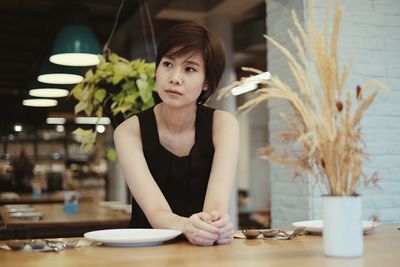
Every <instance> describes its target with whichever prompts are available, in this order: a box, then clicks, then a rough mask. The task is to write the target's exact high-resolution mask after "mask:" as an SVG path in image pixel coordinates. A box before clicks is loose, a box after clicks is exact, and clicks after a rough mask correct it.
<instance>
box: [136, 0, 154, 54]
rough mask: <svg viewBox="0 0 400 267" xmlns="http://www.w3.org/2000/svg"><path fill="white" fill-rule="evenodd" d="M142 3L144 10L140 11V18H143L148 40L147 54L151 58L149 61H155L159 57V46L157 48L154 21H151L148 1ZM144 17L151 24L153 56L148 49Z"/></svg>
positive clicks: (144, 33) (142, 0)
mask: <svg viewBox="0 0 400 267" xmlns="http://www.w3.org/2000/svg"><path fill="white" fill-rule="evenodd" d="M140 2H141V6H142V7H143V8H141V9H140V18H141V21H142V24H143V36H144V37H145V39H146V41H145V44H146V52H147V55H148V57H149V58H148V59H149V60H155V58H156V55H157V46H156V38H155V34H154V26H153V21H152V19H151V15H150V11H149V6H148V4H147V1H146V0H141V1H140ZM143 10H144V11H143ZM144 12H146V14H143V13H144ZM144 17H146V18H147V20H148V24H149V27H150V34H151V44H152V48H153V55H151V52H150V48H149V47H148V42H147V37H146V36H147V34H146V31H145V28H146V21H145V20H144Z"/></svg>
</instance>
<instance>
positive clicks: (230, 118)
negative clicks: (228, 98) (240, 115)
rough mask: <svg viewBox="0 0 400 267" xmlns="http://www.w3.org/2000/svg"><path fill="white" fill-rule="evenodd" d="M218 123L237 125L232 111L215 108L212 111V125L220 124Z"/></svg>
mask: <svg viewBox="0 0 400 267" xmlns="http://www.w3.org/2000/svg"><path fill="white" fill-rule="evenodd" d="M220 124H228V125H232V126H235V125H238V121H237V119H236V117H235V116H234V115H233V114H232V113H230V112H227V111H224V110H218V109H216V110H215V111H214V125H220Z"/></svg>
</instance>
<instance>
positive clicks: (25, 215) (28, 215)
mask: <svg viewBox="0 0 400 267" xmlns="http://www.w3.org/2000/svg"><path fill="white" fill-rule="evenodd" d="M10 217H12V218H14V219H27V220H28V219H34V220H39V219H41V218H42V217H43V213H41V212H40V211H31V212H14V213H10Z"/></svg>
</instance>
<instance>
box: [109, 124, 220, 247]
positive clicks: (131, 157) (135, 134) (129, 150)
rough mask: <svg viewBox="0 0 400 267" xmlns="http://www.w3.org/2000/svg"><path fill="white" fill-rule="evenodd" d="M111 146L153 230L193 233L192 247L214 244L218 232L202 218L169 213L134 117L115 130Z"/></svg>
mask: <svg viewBox="0 0 400 267" xmlns="http://www.w3.org/2000/svg"><path fill="white" fill-rule="evenodd" d="M114 142H115V145H116V149H117V153H118V159H119V163H120V165H121V167H122V170H123V173H124V176H125V179H126V181H127V184H128V186H129V189H130V191H131V193H132V195H133V196H134V198H135V200H136V201H137V203H138V204H139V206H140V207H141V209H142V210H143V212H144V214H145V215H146V217H147V219H148V220H149V222H150V224H151V225H152V227H154V228H168V229H177V230H180V231H182V232H183V233H184V234H186V235H187V236H188V235H189V234H192V235H193V233H195V235H196V236H197V237H196V238H194V237H193V238H192V240H191V239H190V238H189V240H190V241H191V242H192V241H193V242H192V243H195V244H199V245H203V244H208V243H210V242H211V241H210V240H212V239H213V241H212V243H213V242H214V241H215V239H216V237H217V236H218V233H219V229H218V227H216V226H213V225H211V224H209V223H207V222H206V220H203V219H202V218H203V216H204V214H196V215H193V216H192V217H190V218H185V217H182V216H178V215H176V214H174V213H173V212H172V210H171V208H170V206H169V205H168V202H167V200H166V199H165V197H164V195H163V194H162V192H161V190H160V188H159V187H158V185H157V183H156V182H155V181H154V178H153V177H152V175H151V173H150V170H149V168H148V166H147V163H146V160H145V157H144V154H143V148H142V141H141V137H140V126H139V120H138V118H137V116H133V117H131V118H129V119H128V120H126V121H125V122H123V123H122V124H121V125H119V126H118V127H117V129H115V131H114Z"/></svg>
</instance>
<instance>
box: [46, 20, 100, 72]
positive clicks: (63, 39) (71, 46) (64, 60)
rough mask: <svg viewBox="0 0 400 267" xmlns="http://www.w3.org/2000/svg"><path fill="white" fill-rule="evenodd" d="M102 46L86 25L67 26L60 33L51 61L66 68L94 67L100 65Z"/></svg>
mask: <svg viewBox="0 0 400 267" xmlns="http://www.w3.org/2000/svg"><path fill="white" fill-rule="evenodd" d="M100 53H101V49H100V44H99V41H98V40H97V38H96V36H95V35H94V33H93V31H92V30H91V29H90V28H89V27H88V26H86V25H67V26H64V27H63V28H62V29H61V31H60V32H59V33H58V35H57V37H56V39H55V42H54V45H53V50H52V53H51V54H52V55H51V56H50V58H49V59H50V61H51V62H52V63H55V64H59V65H65V66H79V67H84V66H94V65H97V64H98V63H99V56H98V55H99V54H100Z"/></svg>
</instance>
